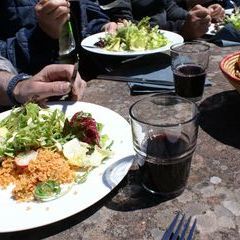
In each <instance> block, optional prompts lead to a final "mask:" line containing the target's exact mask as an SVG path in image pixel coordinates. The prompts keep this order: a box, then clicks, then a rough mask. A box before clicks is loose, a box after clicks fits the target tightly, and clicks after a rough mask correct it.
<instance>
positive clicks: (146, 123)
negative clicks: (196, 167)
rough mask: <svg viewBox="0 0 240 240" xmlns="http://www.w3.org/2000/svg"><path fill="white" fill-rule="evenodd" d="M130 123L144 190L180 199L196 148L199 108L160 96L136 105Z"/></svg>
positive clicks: (175, 98) (182, 101) (177, 98)
mask: <svg viewBox="0 0 240 240" xmlns="http://www.w3.org/2000/svg"><path fill="white" fill-rule="evenodd" d="M130 119H131V127H132V134H133V144H134V149H135V151H136V153H137V159H138V165H139V169H140V175H141V179H142V185H143V187H144V188H145V189H146V190H147V191H149V192H151V193H154V194H157V195H160V196H162V197H164V198H173V197H176V196H178V195H180V194H181V193H182V192H183V191H184V189H185V187H186V184H187V180H188V176H189V173H190V168H191V161H192V156H193V153H194V150H195V147H196V141H197V134H198V108H197V105H196V104H195V103H194V102H192V101H189V100H187V99H184V98H181V97H179V96H171V95H159V94H157V95H153V96H150V97H147V98H144V99H142V100H140V101H138V102H136V103H134V104H133V105H132V106H131V108H130Z"/></svg>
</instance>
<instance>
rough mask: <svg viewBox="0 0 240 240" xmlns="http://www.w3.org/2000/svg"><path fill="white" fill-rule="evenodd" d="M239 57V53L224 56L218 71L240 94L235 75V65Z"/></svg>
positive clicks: (239, 80)
mask: <svg viewBox="0 0 240 240" xmlns="http://www.w3.org/2000/svg"><path fill="white" fill-rule="evenodd" d="M239 56H240V51H238V52H234V53H232V54H229V55H227V56H225V57H224V58H223V59H222V60H221V62H220V65H219V66H220V69H221V71H222V73H223V74H224V76H225V77H226V78H227V80H228V81H229V82H230V83H231V84H232V85H233V86H234V87H235V88H236V90H237V91H238V92H239V93H240V78H239V77H237V76H236V75H235V64H236V62H237V61H238V58H239Z"/></svg>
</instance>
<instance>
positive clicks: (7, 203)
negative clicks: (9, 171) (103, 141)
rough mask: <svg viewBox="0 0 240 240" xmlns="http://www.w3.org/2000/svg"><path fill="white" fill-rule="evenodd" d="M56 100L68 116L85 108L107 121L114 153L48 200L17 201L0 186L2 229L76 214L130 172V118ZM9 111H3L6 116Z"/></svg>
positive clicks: (86, 105) (42, 222)
mask: <svg viewBox="0 0 240 240" xmlns="http://www.w3.org/2000/svg"><path fill="white" fill-rule="evenodd" d="M64 104H65V105H60V104H54V105H51V108H60V109H62V111H64V112H65V113H66V115H67V116H72V115H73V114H74V113H75V112H77V111H80V110H83V111H85V112H90V113H92V115H93V117H94V118H95V119H96V120H97V121H98V122H101V123H103V124H104V129H103V133H107V134H108V135H109V137H110V139H112V140H113V141H114V143H113V145H112V150H113V152H114V155H113V156H112V157H111V158H110V159H108V160H106V161H105V163H104V164H102V165H101V166H99V167H97V168H96V169H94V170H93V171H92V172H91V173H90V174H89V176H88V178H87V181H86V182H85V183H83V184H79V185H75V186H74V187H73V188H72V189H71V191H70V192H68V193H67V194H66V195H64V196H62V197H60V198H58V199H55V200H53V201H49V202H40V203H37V202H25V203H17V202H16V201H14V200H13V199H11V194H10V190H11V189H10V188H8V189H7V190H0V213H1V217H0V232H1V233H3V232H13V231H19V230H26V229H31V228H35V227H39V226H43V225H46V224H50V223H53V222H56V221H58V220H61V219H64V218H67V217H69V216H71V215H73V214H76V213H78V212H80V211H82V210H84V209H86V208H87V207H89V206H91V205H92V204H94V203H96V202H97V201H99V200H100V199H101V198H103V197H104V196H106V195H107V194H108V193H109V192H110V191H111V190H112V189H113V188H114V187H116V186H117V184H119V182H120V181H121V180H122V179H123V178H124V176H125V175H126V174H127V172H128V170H129V168H130V167H131V165H132V162H133V155H134V151H133V147H132V139H131V130H130V126H129V124H128V122H127V121H126V120H125V119H124V118H123V117H121V116H120V115H119V114H117V113H115V112H113V111H112V110H110V109H107V108H105V107H102V106H99V105H95V104H91V103H83V102H77V103H74V104H72V105H70V104H68V103H67V102H65V103H64ZM8 114H9V111H8V112H4V113H1V114H0V118H3V117H5V116H7V115H8Z"/></svg>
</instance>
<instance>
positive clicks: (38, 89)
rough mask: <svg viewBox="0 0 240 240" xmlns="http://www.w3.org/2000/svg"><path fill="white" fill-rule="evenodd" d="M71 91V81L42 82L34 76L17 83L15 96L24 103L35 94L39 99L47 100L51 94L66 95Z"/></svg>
mask: <svg viewBox="0 0 240 240" xmlns="http://www.w3.org/2000/svg"><path fill="white" fill-rule="evenodd" d="M70 91H71V84H70V83H69V82H64V81H56V82H41V81H37V80H35V79H34V77H33V78H30V79H29V80H24V81H21V82H19V83H18V84H17V86H16V95H15V98H16V100H17V101H18V102H19V103H24V102H27V101H28V100H30V99H32V98H33V97H35V96H37V100H44V99H45V100H46V99H47V98H49V97H51V96H62V95H66V94H68V93H69V92H70Z"/></svg>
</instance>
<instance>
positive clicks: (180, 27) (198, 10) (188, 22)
mask: <svg viewBox="0 0 240 240" xmlns="http://www.w3.org/2000/svg"><path fill="white" fill-rule="evenodd" d="M98 2H99V4H100V6H106V3H108V4H107V5H108V6H110V7H109V8H108V9H106V8H105V9H104V8H102V10H103V11H104V12H105V13H106V14H108V15H109V17H110V19H111V20H113V21H115V20H116V19H126V20H131V21H139V20H141V19H142V18H143V17H145V16H149V17H150V23H151V24H152V25H158V26H159V28H160V29H164V30H169V31H174V32H178V33H179V34H181V35H182V36H183V37H184V38H185V40H192V39H196V38H199V37H202V36H203V35H204V34H205V33H206V32H207V30H208V27H209V24H210V22H211V16H210V11H209V10H208V9H207V8H205V7H202V6H201V5H196V6H194V7H193V8H192V9H191V10H189V11H186V10H185V9H183V8H181V7H179V6H178V5H177V3H176V2H175V1H173V0H170V1H167V0H162V1H159V0H118V1H109V0H99V1H98ZM110 2H115V4H112V7H111V5H110ZM122 4H124V6H125V8H124V9H123V8H122ZM115 27H116V28H117V27H118V25H115Z"/></svg>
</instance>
